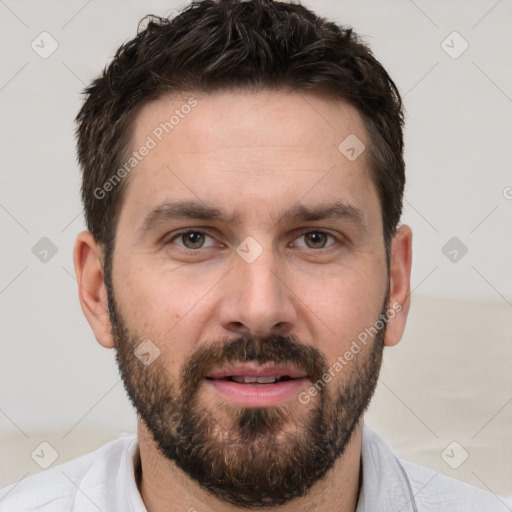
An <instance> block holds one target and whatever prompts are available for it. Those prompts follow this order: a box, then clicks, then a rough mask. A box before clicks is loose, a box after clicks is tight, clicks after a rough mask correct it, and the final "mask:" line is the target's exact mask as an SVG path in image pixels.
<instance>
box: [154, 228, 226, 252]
mask: <svg viewBox="0 0 512 512" xmlns="http://www.w3.org/2000/svg"><path fill="white" fill-rule="evenodd" d="M187 233H201V234H203V235H204V236H205V237H209V238H211V239H212V240H213V241H215V242H217V241H216V239H215V237H214V236H213V235H211V234H210V233H208V231H207V230H205V229H204V228H194V227H191V228H183V229H179V230H177V231H173V232H171V233H168V234H167V235H165V236H164V237H163V238H162V243H163V244H164V245H167V244H170V243H175V242H174V241H175V240H176V239H177V238H179V237H180V236H182V235H186V234H187ZM217 243H219V242H217ZM176 245H177V246H178V247H179V248H180V249H183V250H185V251H194V252H197V251H199V250H200V249H208V248H209V247H212V246H213V245H215V244H211V245H207V246H206V247H204V246H203V247H199V248H198V249H190V248H189V247H185V246H184V245H180V244H176Z"/></svg>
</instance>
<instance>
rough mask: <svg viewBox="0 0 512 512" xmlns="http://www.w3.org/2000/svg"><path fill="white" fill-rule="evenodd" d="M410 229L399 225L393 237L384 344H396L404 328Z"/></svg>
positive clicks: (408, 282) (406, 307) (410, 239)
mask: <svg viewBox="0 0 512 512" xmlns="http://www.w3.org/2000/svg"><path fill="white" fill-rule="evenodd" d="M411 265H412V231H411V228H410V227H409V226H407V225H405V224H404V225H401V226H400V227H399V228H398V229H397V230H396V234H395V236H394V237H393V241H392V245H391V254H390V264H389V286H390V288H389V320H388V323H387V327H386V336H385V339H384V344H385V345H386V346H393V345H396V344H397V343H398V342H399V341H400V339H401V338H402V335H403V333H404V330H405V324H406V320H407V315H408V313H409V306H410V293H411Z"/></svg>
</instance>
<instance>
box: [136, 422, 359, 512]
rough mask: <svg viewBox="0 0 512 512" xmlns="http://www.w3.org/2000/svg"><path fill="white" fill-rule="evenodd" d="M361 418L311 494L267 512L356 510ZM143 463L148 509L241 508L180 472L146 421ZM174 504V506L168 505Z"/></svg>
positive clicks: (141, 430) (141, 436) (140, 479)
mask: <svg viewBox="0 0 512 512" xmlns="http://www.w3.org/2000/svg"><path fill="white" fill-rule="evenodd" d="M362 425H363V423H362V420H361V421H360V422H359V423H358V425H357V427H356V428H355V430H354V432H353V434H352V437H351V440H350V442H349V444H348V445H347V446H346V448H345V451H344V453H343V455H342V456H341V457H340V458H339V459H338V460H337V461H336V463H335V464H334V466H333V467H332V468H331V470H330V471H329V472H328V473H327V474H326V475H325V477H324V478H323V479H322V480H320V481H319V482H317V483H316V484H315V485H314V486H313V487H311V489H310V491H309V492H308V494H307V495H306V496H304V497H301V498H296V499H294V500H292V501H291V502H289V503H287V504H285V505H281V506H279V507H275V508H265V509H264V510H265V512H273V511H275V512H291V511H296V510H302V511H305V512H319V511H320V510H321V511H322V512H354V511H355V509H356V506H357V500H358V496H359V489H360V484H361V479H360V470H361V464H360V460H361V439H362ZM137 435H138V441H139V450H140V466H139V467H138V468H137V470H136V480H137V487H138V489H139V492H140V495H141V497H142V500H143V501H144V504H145V506H146V509H147V511H148V512H169V511H170V510H171V511H172V510H176V511H178V510H180V511H190V512H195V511H200V512H235V511H239V510H240V507H236V506H235V505H232V504H230V503H227V502H225V501H222V500H219V499H218V498H216V497H214V496H212V495H211V494H210V493H209V492H207V491H206V490H204V489H203V488H202V487H200V486H199V484H198V483H197V482H196V481H194V480H192V479H191V478H189V477H188V475H186V474H185V473H184V472H183V471H181V470H180V469H179V468H178V467H177V466H176V465H175V464H174V462H173V461H170V460H168V459H166V458H165V457H164V456H163V455H162V454H161V453H160V452H159V450H158V448H157V446H156V444H155V442H154V440H153V438H152V436H151V434H150V433H149V432H148V431H147V429H146V427H145V425H144V423H143V422H142V421H141V420H140V418H139V420H138V429H137ZM169 504H172V508H169Z"/></svg>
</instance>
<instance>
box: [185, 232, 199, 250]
mask: <svg viewBox="0 0 512 512" xmlns="http://www.w3.org/2000/svg"><path fill="white" fill-rule="evenodd" d="M203 241H204V235H203V234H202V233H197V232H194V233H187V234H186V235H185V237H184V242H185V246H186V247H188V248H189V249H197V248H198V247H201V245H203Z"/></svg>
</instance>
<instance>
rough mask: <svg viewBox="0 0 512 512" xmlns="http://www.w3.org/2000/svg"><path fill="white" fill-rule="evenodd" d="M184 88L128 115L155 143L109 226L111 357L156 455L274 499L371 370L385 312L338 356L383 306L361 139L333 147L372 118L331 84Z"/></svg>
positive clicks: (359, 407) (320, 446) (352, 411)
mask: <svg viewBox="0 0 512 512" xmlns="http://www.w3.org/2000/svg"><path fill="white" fill-rule="evenodd" d="M193 96H194V98H195V99H196V100H197V104H196V105H195V106H194V107H193V108H182V106H183V105H185V104H187V99H188V98H189V97H190V95H185V94H183V95H180V96H179V97H178V96H174V97H165V98H162V99H160V100H158V101H154V102H152V103H150V104H148V105H146V106H145V107H144V108H143V109H142V110H141V111H140V113H139V114H138V116H137V118H136V120H135V124H134V133H133V139H132V144H131V147H132V149H133V150H137V149H139V148H140V147H141V146H143V145H146V146H154V147H151V149H150V150H149V151H148V152H147V155H146V156H145V157H144V158H143V159H142V160H141V162H140V163H139V164H138V165H137V167H136V168H135V170H133V171H132V174H131V176H130V182H129V183H128V187H127V189H126V194H125V198H124V202H123V206H122V210H121V214H120V218H119V223H118V226H117V236H116V243H115V250H114V253H113V259H112V284H113V289H109V290H108V291H109V297H110V303H111V322H112V325H113V335H114V338H115V343H116V348H117V358H118V363H119V366H120V369H121V372H122V375H123V380H124V382H125V386H126V388H127V391H128V393H129V395H130V398H131V400H132V402H133V403H134V405H135V407H136V408H137V411H138V413H139V415H140V416H141V418H142V419H143V420H144V422H145V424H146V427H147V428H148V430H149V431H150V432H151V434H152V435H153V438H154V440H155V443H156V445H157V446H158V449H159V450H160V451H161V453H162V454H163V455H164V456H166V457H167V458H169V459H170V460H174V461H175V462H176V464H177V465H178V467H180V468H181V469H183V470H184V471H186V472H187V473H188V474H189V475H190V476H191V477H192V478H194V479H196V480H197V481H198V482H199V483H200V484H201V485H203V486H204V487H205V488H206V489H209V490H210V491H211V492H213V493H214V494H216V495H217V496H218V497H221V498H223V499H225V500H227V501H230V502H232V503H235V504H237V505H240V506H244V505H245V506H271V505H276V504H280V503H285V502H286V501H288V500H290V499H292V498H294V497H297V496H302V495H304V494H305V493H306V492H307V490H308V489H309V488H310V487H311V485H312V484H313V483H315V482H316V481H318V480H319V479H320V478H321V477H322V476H323V475H324V474H325V473H326V471H327V470H328V469H329V468H330V467H332V465H333V463H334V462H335V460H336V459H337V458H338V457H339V455H340V454H341V453H343V450H344V448H345V446H346V445H347V443H348V441H349V440H350V435H351V433H352V432H353V430H354V428H355V427H356V426H357V422H358V420H359V419H360V418H361V415H362V413H363V412H364V410H365V408H366V406H367V404H368V402H369V400H370V398H371V395H372V393H373V390H374V387H375V384H376V381H377V376H378V372H379V368H380V362H381V355H382V346H383V336H384V330H385V329H381V330H380V331H379V333H378V334H377V335H376V336H375V337H374V338H373V339H371V340H369V341H368V342H367V343H366V344H362V343H359V348H360V351H359V352H358V353H357V354H356V355H355V356H354V358H353V360H351V361H350V362H349V364H347V361H344V364H343V366H342V369H341V370H338V369H337V370H333V368H334V367H335V366H334V365H335V363H336V362H337V361H338V363H339V361H340V359H339V357H343V355H344V354H345V353H346V352H347V350H349V349H350V347H351V346H352V344H353V342H354V340H357V336H358V335H359V334H360V333H361V332H363V331H364V330H365V329H369V328H371V327H372V326H374V325H375V324H376V322H377V321H378V320H379V315H380V314H383V313H385V311H386V309H387V307H388V284H389V277H388V272H387V267H386V255H385V249H384V242H383V233H382V217H381V211H380V206H379V199H378V195H377V192H376V189H375V187H374V185H373V182H372V180H371V178H370V171H369V167H368V158H367V154H366V152H363V153H362V154H361V155H360V156H359V157H358V158H356V159H355V160H354V159H353V158H347V154H348V155H349V156H353V155H352V153H351V152H350V151H349V152H348V153H347V152H346V151H345V152H344V153H343V152H341V151H340V150H339V149H338V146H339V145H340V143H342V142H343V141H344V140H345V139H346V138H347V137H348V136H349V135H351V134H352V135H351V137H353V136H354V135H355V136H356V137H357V138H358V139H359V140H360V141H362V142H363V143H364V144H365V145H366V146H368V144H369V141H368V135H367V132H366V130H365V126H364V124H363V121H362V119H361V117H360V115H359V114H358V113H357V111H356V110H355V109H353V108H352V107H350V106H348V105H346V104H345V103H343V102H340V101H338V102H331V101H328V100H325V99H320V98H319V97H316V96H313V95H306V94H302V95H299V94H293V93H292V94H289V93H286V92H283V91H280V92H268V91H266V92H261V93H242V92H237V93H228V92H222V93H216V94H213V95H204V94H194V95H193ZM189 104H190V103H189ZM176 110H178V111H179V112H180V113H181V115H179V116H177V117H176V116H175V119H174V120H173V124H172V128H171V129H170V128H169V126H167V129H168V131H169V133H166V132H165V130H162V128H161V125H160V123H164V122H166V121H169V118H170V117H171V116H172V115H173V114H174V113H175V111H176ZM178 117H179V121H178V122H176V119H177V118H178ZM159 126H160V130H158V127H159ZM157 134H158V135H157ZM148 136H149V137H150V138H151V139H152V141H153V142H154V144H153V143H152V142H149V139H148ZM160 138H161V140H159V139H160ZM348 140H352V141H353V140H355V139H353V138H352V139H348ZM360 147H362V146H358V147H357V148H356V150H358V149H359V148H360ZM143 340H150V342H148V341H144V345H142V347H146V349H147V347H149V350H146V352H149V354H150V357H151V355H152V356H153V357H154V356H155V355H156V354H157V353H158V352H157V350H156V349H158V350H159V354H158V357H156V359H155V360H154V361H153V362H151V364H149V365H145V364H143V362H141V360H139V358H137V357H136V355H135V352H134V351H135V349H136V348H137V347H138V346H139V344H140V343H141V342H143ZM335 368H339V365H338V366H336V367H335ZM329 369H330V370H331V371H330V378H326V377H325V376H324V374H326V372H327V373H328V372H329ZM274 377H276V378H277V381H276V382H274V379H273V378H274ZM255 380H256V382H254V381H255ZM258 381H259V382H258ZM319 382H320V384H318V383H319ZM315 383H317V386H316V387H315V388H314V389H316V392H315V391H313V392H311V388H312V386H313V384H315ZM301 397H302V399H300V398H301ZM305 398H307V400H306V399H305Z"/></svg>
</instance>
